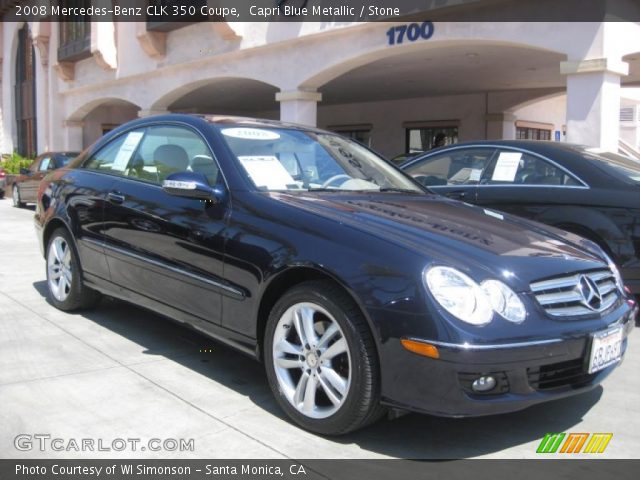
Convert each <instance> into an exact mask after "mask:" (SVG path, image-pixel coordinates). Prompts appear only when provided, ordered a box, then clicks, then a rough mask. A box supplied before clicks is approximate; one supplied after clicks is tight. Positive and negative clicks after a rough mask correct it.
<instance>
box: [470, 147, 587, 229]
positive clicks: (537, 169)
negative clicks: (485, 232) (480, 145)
mask: <svg viewBox="0 0 640 480" xmlns="http://www.w3.org/2000/svg"><path fill="white" fill-rule="evenodd" d="M585 188H587V187H586V186H585V185H584V184H583V183H582V182H581V181H580V180H578V178H577V177H575V176H574V175H572V174H571V173H570V172H569V171H568V170H566V169H564V168H562V167H561V166H560V165H559V164H557V163H555V162H553V161H551V160H550V159H547V158H545V157H542V156H540V155H537V154H535V153H533V152H526V151H520V150H517V149H512V148H499V149H498V151H497V152H496V155H495V156H494V159H493V161H492V163H491V165H490V166H489V168H487V169H486V170H485V173H484V175H483V177H482V180H481V182H480V185H479V186H478V190H477V197H476V203H477V204H478V205H481V206H485V207H490V208H494V209H497V210H501V211H504V212H507V213H513V214H514V215H519V216H522V217H526V218H533V219H537V218H538V217H540V215H542V214H543V213H544V212H545V211H546V210H547V209H548V208H549V207H550V206H553V205H572V204H573V205H575V204H578V203H579V201H578V200H579V197H580V196H581V195H582V192H583V189H585Z"/></svg>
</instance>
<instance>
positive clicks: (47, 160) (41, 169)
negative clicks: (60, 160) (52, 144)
mask: <svg viewBox="0 0 640 480" xmlns="http://www.w3.org/2000/svg"><path fill="white" fill-rule="evenodd" d="M50 163H51V157H44V158H43V159H42V161H41V162H40V166H39V167H38V171H39V172H46V171H47V170H49V166H50Z"/></svg>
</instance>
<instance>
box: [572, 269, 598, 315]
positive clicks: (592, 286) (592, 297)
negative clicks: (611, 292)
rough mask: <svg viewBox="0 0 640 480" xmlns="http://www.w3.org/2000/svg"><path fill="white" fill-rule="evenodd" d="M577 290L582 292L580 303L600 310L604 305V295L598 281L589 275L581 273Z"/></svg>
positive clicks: (579, 292)
mask: <svg viewBox="0 0 640 480" xmlns="http://www.w3.org/2000/svg"><path fill="white" fill-rule="evenodd" d="M576 291H577V292H578V294H580V303H582V304H583V305H584V306H585V307H587V308H589V309H590V310H594V311H598V310H600V308H601V307H602V295H601V294H600V289H599V288H598V285H596V282H594V281H593V280H592V279H590V278H589V277H587V276H586V275H580V278H579V279H578V285H576Z"/></svg>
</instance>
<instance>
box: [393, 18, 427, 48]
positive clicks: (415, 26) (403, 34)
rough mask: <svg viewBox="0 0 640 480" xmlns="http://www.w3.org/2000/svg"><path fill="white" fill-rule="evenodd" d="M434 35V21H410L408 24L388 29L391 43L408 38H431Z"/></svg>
mask: <svg viewBox="0 0 640 480" xmlns="http://www.w3.org/2000/svg"><path fill="white" fill-rule="evenodd" d="M432 36H433V23H432V22H422V23H409V24H408V25H398V26H396V27H391V28H390V29H389V30H387V38H388V40H389V45H396V44H401V43H403V42H404V41H405V39H406V40H408V41H409V42H415V41H416V40H420V39H423V40H429V39H430V38H431V37H432Z"/></svg>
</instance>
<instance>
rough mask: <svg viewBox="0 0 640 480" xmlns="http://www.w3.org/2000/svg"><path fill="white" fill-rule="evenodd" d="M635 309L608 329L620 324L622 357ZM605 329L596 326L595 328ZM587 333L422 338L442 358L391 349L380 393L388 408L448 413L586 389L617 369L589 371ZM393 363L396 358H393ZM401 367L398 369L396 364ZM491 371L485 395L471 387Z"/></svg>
mask: <svg viewBox="0 0 640 480" xmlns="http://www.w3.org/2000/svg"><path fill="white" fill-rule="evenodd" d="M636 314H637V307H634V308H633V309H631V310H629V309H627V310H626V313H625V314H624V315H623V316H622V317H621V318H619V320H617V321H616V322H612V323H611V324H609V326H608V327H607V328H611V327H613V326H615V325H621V326H622V328H623V338H624V340H623V344H622V356H623V358H624V353H625V351H626V348H627V337H628V335H629V333H630V332H631V331H632V329H633V326H634V321H635V316H636ZM600 330H604V328H600V329H598V330H597V331H600ZM592 333H594V331H591V332H582V333H581V334H572V335H567V336H565V337H561V338H553V339H549V340H543V341H536V342H526V343H514V344H501V345H481V346H479V345H475V346H474V345H466V344H465V345H456V344H446V343H441V342H433V341H429V340H424V341H425V342H426V343H431V344H435V345H437V347H438V351H439V353H440V358H438V359H432V358H427V357H421V356H418V355H416V354H413V353H411V352H409V351H407V350H405V349H404V348H403V347H402V346H401V345H400V342H399V341H398V342H397V343H398V345H397V348H395V347H394V350H396V352H395V357H396V359H397V364H396V368H395V369H394V370H395V372H394V373H395V374H394V378H393V380H392V381H391V383H392V385H389V384H387V388H384V389H383V392H385V391H386V392H387V393H391V392H392V395H390V396H383V403H384V404H385V405H387V406H390V407H393V408H398V409H402V410H410V411H416V412H422V413H428V414H432V415H438V416H447V417H467V416H483V415H493V414H499V413H507V412H513V411H517V410H522V409H524V408H527V407H529V406H531V405H535V404H537V403H542V402H546V401H549V400H555V399H559V398H563V397H568V396H572V395H576V394H578V393H581V392H586V391H588V390H590V389H592V388H594V387H596V386H597V385H598V384H599V383H600V382H602V380H604V379H605V378H606V377H607V376H608V375H609V374H610V373H611V372H612V371H613V370H614V369H615V368H616V367H617V365H619V363H618V364H617V365H613V366H610V367H607V368H605V369H604V370H601V371H599V372H596V373H593V374H588V373H587V371H588V365H587V364H588V354H589V351H590V348H591V338H592V337H591V334H592ZM394 363H396V362H394ZM400 365H401V367H400ZM483 375H492V376H494V377H495V378H496V379H497V380H498V382H497V385H496V387H495V388H494V389H493V390H492V391H491V392H487V393H476V392H473V390H472V389H471V383H472V382H473V380H474V379H476V378H478V377H481V376H483Z"/></svg>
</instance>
